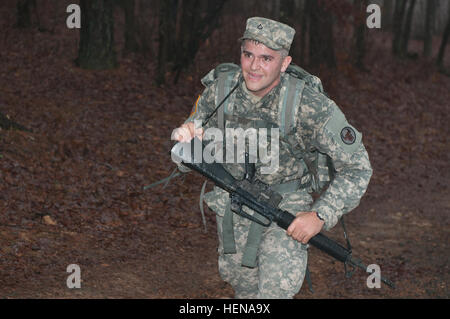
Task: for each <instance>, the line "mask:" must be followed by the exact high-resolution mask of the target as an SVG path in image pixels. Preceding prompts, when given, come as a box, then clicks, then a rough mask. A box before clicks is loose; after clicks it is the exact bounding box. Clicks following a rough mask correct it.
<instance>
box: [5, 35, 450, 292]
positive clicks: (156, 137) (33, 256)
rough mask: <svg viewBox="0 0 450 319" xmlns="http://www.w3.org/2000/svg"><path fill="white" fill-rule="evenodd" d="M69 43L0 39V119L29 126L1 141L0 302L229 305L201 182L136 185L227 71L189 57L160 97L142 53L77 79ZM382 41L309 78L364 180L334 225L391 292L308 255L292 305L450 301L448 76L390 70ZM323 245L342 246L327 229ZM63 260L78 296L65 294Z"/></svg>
mask: <svg viewBox="0 0 450 319" xmlns="http://www.w3.org/2000/svg"><path fill="white" fill-rule="evenodd" d="M69 32H70V31H67V30H66V31H62V32H60V33H56V34H50V33H43V32H38V31H37V30H30V31H19V30H15V29H11V30H9V31H8V32H6V33H4V35H3V36H2V39H0V41H2V43H3V44H2V45H1V46H0V47H1V49H0V61H1V62H0V112H2V113H3V114H6V115H8V116H9V117H10V118H11V119H13V120H14V121H17V122H19V123H20V124H22V125H24V126H25V127H27V128H29V129H32V132H31V133H28V132H23V131H18V130H0V297H1V298H228V297H233V291H232V289H231V287H230V286H229V285H228V284H226V283H224V282H223V281H222V280H221V278H220V276H219V274H218V270H217V233H216V227H215V218H214V214H213V213H212V212H211V211H209V210H207V216H206V219H207V223H206V225H207V231H206V232H204V228H203V223H202V219H201V215H200V212H199V208H198V196H199V192H200V188H201V184H202V182H203V179H202V178H199V177H198V176H197V175H195V174H193V173H191V174H188V175H186V176H185V179H184V180H182V179H175V180H173V181H172V182H171V183H170V184H169V185H168V186H167V187H166V188H165V189H163V188H162V187H156V188H154V189H152V190H146V191H144V190H143V187H144V186H146V185H148V184H151V183H152V182H155V181H157V180H159V179H161V178H164V177H166V176H168V175H169V174H170V172H171V171H172V170H173V169H174V165H173V164H172V162H171V160H170V156H169V155H168V151H169V150H170V148H171V145H172V144H173V142H172V141H171V140H170V135H171V132H172V130H173V129H174V128H175V127H177V126H178V125H180V124H181V123H182V122H183V120H184V119H185V117H186V116H187V115H188V114H189V112H190V110H191V107H192V104H193V102H194V101H195V99H196V97H197V96H198V94H199V93H200V92H201V85H200V84H199V81H198V79H199V78H200V77H201V75H202V74H205V73H206V72H207V71H208V70H209V69H210V68H212V67H214V66H215V65H217V63H218V62H225V61H215V60H214V59H209V60H208V59H206V58H203V59H201V58H198V64H197V66H196V68H197V69H196V70H195V71H192V69H191V71H192V74H191V75H189V76H188V75H184V76H182V78H181V79H180V81H179V83H178V84H176V85H175V84H168V85H166V86H164V87H160V88H157V87H155V86H154V83H153V78H154V76H153V75H154V63H150V62H149V61H145V60H143V59H142V58H140V57H128V58H126V57H119V58H120V59H119V63H120V64H119V67H118V68H117V69H115V70H110V71H86V70H81V69H79V68H77V67H76V66H75V65H74V63H73V59H74V58H75V57H76V50H77V47H76V45H77V41H76V40H74V39H73V37H72V36H71V35H70V34H69ZM386 42H387V39H386V38H385V35H383V34H380V35H379V36H378V38H377V43H375V44H373V45H372V49H371V51H370V52H369V54H368V56H367V59H366V66H367V68H368V69H369V70H370V72H361V71H358V70H356V69H354V68H352V67H351V66H350V65H349V64H346V63H342V64H340V66H339V67H338V69H337V70H335V71H329V70H328V71H323V72H322V73H320V74H319V75H320V76H321V78H322V79H323V82H324V85H325V89H326V90H327V91H328V92H329V95H330V96H331V98H332V99H333V100H335V101H336V102H337V104H338V105H339V106H340V107H341V108H342V110H343V111H344V113H345V114H346V116H347V118H348V119H349V121H350V122H351V123H352V124H353V125H354V126H355V127H356V128H358V129H359V130H360V131H362V132H363V140H364V144H365V145H366V147H367V150H368V152H369V155H370V159H371V162H372V165H373V169H374V175H373V178H372V180H371V183H370V185H369V188H368V190H367V193H366V195H365V196H364V197H363V199H362V201H361V204H360V206H359V207H358V208H356V209H355V210H354V211H353V212H351V213H350V214H349V215H348V217H347V219H346V223H347V230H348V233H349V237H350V240H351V243H352V245H353V251H354V254H355V256H358V257H361V258H362V259H363V260H364V261H365V262H366V263H367V264H378V265H380V267H381V274H382V275H384V276H386V277H388V278H389V279H391V280H392V281H393V282H395V284H396V286H397V288H396V289H390V288H388V287H387V286H385V285H382V287H381V288H379V289H377V288H373V289H369V288H368V287H367V285H366V279H367V276H368V274H367V273H364V272H363V271H356V272H355V274H354V275H353V277H352V278H350V279H346V278H345V276H344V268H343V265H342V264H341V263H339V262H337V261H333V260H332V259H331V258H330V257H328V256H326V255H324V254H323V253H321V252H320V251H318V250H317V249H315V248H314V247H312V248H310V254H309V256H310V258H309V267H310V270H311V278H312V282H313V288H314V290H315V292H314V293H313V294H312V293H311V292H310V291H309V290H308V287H307V285H306V284H304V285H303V287H302V289H301V290H300V292H299V294H298V295H297V296H296V298H449V297H450V293H449V273H450V271H449V211H450V196H449V195H450V194H449V189H448V181H449V180H450V165H449V146H450V145H449V140H448V136H449V124H448V123H450V116H449V101H450V80H449V77H446V76H445V75H443V74H441V73H439V72H437V69H436V68H435V66H434V65H433V64H432V62H427V61H423V60H422V59H417V60H397V59H393V58H392V57H391V55H390V52H389V49H388V47H387V46H386V47H385V46H384V44H385V43H386ZM436 45H437V44H436ZM237 49H238V48H236V50H237ZM448 51H449V50H447V52H448ZM446 61H449V56H448V55H447V56H446ZM168 77H169V78H170V74H168ZM327 235H328V236H330V237H332V238H335V239H337V240H339V241H340V242H341V243H344V239H343V235H342V230H341V228H340V226H339V225H337V226H336V227H335V228H334V229H333V230H332V231H330V232H327ZM70 264H77V265H79V266H80V269H81V279H82V281H81V289H69V288H68V287H67V285H66V280H67V278H68V276H69V275H70V274H69V273H68V272H67V271H66V270H67V267H68V265H70Z"/></svg>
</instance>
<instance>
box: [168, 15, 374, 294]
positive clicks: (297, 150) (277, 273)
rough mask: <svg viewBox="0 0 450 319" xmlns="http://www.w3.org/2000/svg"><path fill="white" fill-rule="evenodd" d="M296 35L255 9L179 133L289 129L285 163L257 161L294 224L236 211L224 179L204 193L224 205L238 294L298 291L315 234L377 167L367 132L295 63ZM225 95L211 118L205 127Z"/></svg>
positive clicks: (225, 238) (226, 245)
mask: <svg viewBox="0 0 450 319" xmlns="http://www.w3.org/2000/svg"><path fill="white" fill-rule="evenodd" d="M294 34H295V30H294V29H293V28H291V27H289V26H287V25H285V24H282V23H280V22H276V21H273V20H269V19H265V18H259V17H254V18H249V19H248V20H247V25H246V30H245V32H244V35H243V37H242V38H241V57H240V62H241V65H240V67H237V66H236V67H234V68H233V65H231V64H224V65H220V66H219V67H217V68H216V69H214V70H212V71H211V72H209V73H208V75H206V76H205V77H204V78H203V79H202V83H203V84H204V85H205V86H206V88H205V90H204V91H203V93H202V94H201V96H200V97H199V99H197V101H196V103H195V105H194V108H193V110H192V112H191V115H190V116H189V118H188V119H187V120H186V121H185V123H184V124H183V125H181V127H179V128H178V129H176V130H174V133H173V135H172V138H173V139H174V140H177V141H190V140H191V139H192V138H193V137H194V136H198V137H199V138H202V137H203V133H204V130H205V129H207V128H209V127H218V128H221V129H222V130H224V129H227V128H238V127H241V128H243V129H248V128H252V127H253V128H257V129H258V128H263V127H266V128H269V127H271V128H273V127H275V128H279V129H280V131H281V133H280V134H279V135H280V142H279V149H275V148H274V149H273V150H276V151H277V155H278V156H279V167H278V169H277V171H276V172H274V173H272V174H262V173H261V168H262V164H261V163H258V161H256V178H258V179H259V180H261V181H263V182H265V183H267V184H269V185H270V186H271V188H272V189H273V190H275V191H277V192H279V193H280V194H281V195H282V196H283V200H282V202H281V203H280V205H279V208H281V209H284V210H287V211H289V212H290V213H292V214H293V215H294V216H296V218H295V219H294V221H293V222H292V224H291V225H290V226H289V228H288V229H287V231H285V230H283V229H282V228H280V227H278V226H276V225H274V224H272V225H271V226H269V227H264V226H261V225H259V224H257V223H255V222H252V221H250V220H248V219H246V218H243V217H241V216H239V215H237V214H233V213H232V212H231V211H230V201H229V196H228V194H227V193H226V192H225V191H223V190H221V189H220V188H218V187H214V189H213V191H211V192H209V193H207V194H205V196H204V200H205V202H206V204H207V205H208V206H209V207H210V208H211V209H212V210H213V211H214V212H216V218H217V229H218V236H219V248H218V252H219V262H218V263H219V272H220V275H221V277H222V279H223V280H225V281H226V282H228V283H230V284H231V286H232V287H233V289H234V292H235V297H236V298H292V297H293V296H294V295H295V294H296V293H298V292H299V290H300V288H301V286H302V283H303V280H304V278H305V272H306V269H307V257H308V251H307V248H308V245H307V243H308V241H309V239H310V238H311V237H313V236H314V235H316V234H317V233H319V232H320V231H321V230H322V229H325V230H329V229H330V228H332V227H333V226H334V225H335V224H336V223H337V222H338V220H339V218H340V217H341V216H342V215H343V214H345V213H347V212H349V211H351V210H352V209H354V208H355V207H357V206H358V204H359V201H360V199H361V197H362V196H363V194H364V193H365V191H366V188H367V186H368V183H369V180H370V177H371V175H372V169H371V166H370V162H369V158H368V154H367V152H366V149H365V147H364V145H363V144H362V140H361V134H360V133H359V132H358V131H357V130H356V129H355V128H354V127H353V126H351V125H350V124H349V123H348V122H347V120H346V119H345V116H344V115H343V113H342V112H341V111H340V109H339V108H338V107H337V105H336V104H335V103H334V102H333V101H332V100H330V99H329V98H328V97H327V96H326V95H325V94H323V91H322V90H321V84H320V80H319V79H318V78H316V77H314V76H311V75H309V74H308V76H307V77H303V79H300V78H302V76H294V75H293V73H288V72H287V71H289V68H291V66H290V64H291V60H292V58H291V57H290V56H289V49H290V46H291V43H292V40H293V37H294ZM297 69H299V70H301V69H300V68H298V67H297ZM302 71H303V72H304V73H306V72H305V71H304V70H302ZM306 74H307V73H306ZM232 88H233V90H232ZM227 93H228V94H227ZM222 100H224V101H225V102H224V103H223V106H222V107H221V109H219V112H218V113H217V116H214V117H212V118H211V121H209V122H208V125H207V127H196V126H195V123H199V121H202V120H204V119H205V118H206V117H208V116H209V115H210V114H211V113H212V112H213V110H214V109H215V108H216V106H217V105H218V104H219V103H220V102H221V101H222ZM195 120H199V121H195ZM194 121H195V123H194ZM200 123H201V122H200ZM226 151H227V150H225V152H226ZM224 165H225V167H226V168H227V169H228V170H229V171H230V173H231V174H232V175H233V176H234V177H236V178H242V176H243V174H244V173H245V171H244V165H243V164H240V163H226V164H224ZM179 168H180V170H185V168H183V167H182V166H181V165H180V166H179ZM329 171H330V172H333V175H334V176H333V178H332V180H330V177H329V175H328V172H329ZM326 182H329V185H328V188H327V189H326V190H325V191H323V192H322V193H321V195H320V197H318V198H317V199H316V200H315V201H313V198H312V196H311V193H312V192H313V191H318V190H319V189H321V188H322V187H323V185H324V184H325V183H326ZM244 209H245V208H244ZM247 212H248V213H250V214H251V213H252V212H251V211H250V210H248V209H247Z"/></svg>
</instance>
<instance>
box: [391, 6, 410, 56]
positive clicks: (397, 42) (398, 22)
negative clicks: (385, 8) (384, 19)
mask: <svg viewBox="0 0 450 319" xmlns="http://www.w3.org/2000/svg"><path fill="white" fill-rule="evenodd" d="M406 2H407V0H396V1H395V9H394V24H393V32H394V36H393V39H392V53H393V54H394V55H400V53H401V41H402V30H403V20H404V16H405V9H406Z"/></svg>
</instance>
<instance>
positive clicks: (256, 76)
mask: <svg viewBox="0 0 450 319" xmlns="http://www.w3.org/2000/svg"><path fill="white" fill-rule="evenodd" d="M262 77H263V76H262V74H256V73H251V72H248V73H247V78H248V79H249V80H251V81H259V80H261V78H262Z"/></svg>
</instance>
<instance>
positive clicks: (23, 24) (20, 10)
mask: <svg viewBox="0 0 450 319" xmlns="http://www.w3.org/2000/svg"><path fill="white" fill-rule="evenodd" d="M32 7H36V0H19V1H18V2H17V27H18V28H29V27H31V8H32Z"/></svg>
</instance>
